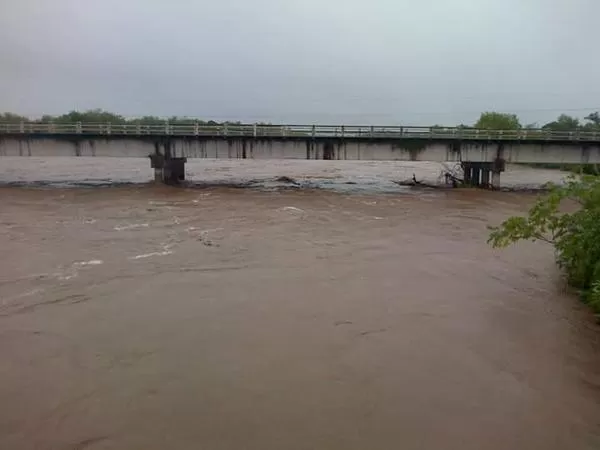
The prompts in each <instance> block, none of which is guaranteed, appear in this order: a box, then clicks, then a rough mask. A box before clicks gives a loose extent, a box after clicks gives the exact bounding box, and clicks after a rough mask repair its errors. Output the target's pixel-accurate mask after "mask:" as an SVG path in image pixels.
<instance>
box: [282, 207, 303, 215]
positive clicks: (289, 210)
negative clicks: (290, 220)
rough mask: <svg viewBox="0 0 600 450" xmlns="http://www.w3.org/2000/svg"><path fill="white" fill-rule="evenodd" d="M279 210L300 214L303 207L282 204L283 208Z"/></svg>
mask: <svg viewBox="0 0 600 450" xmlns="http://www.w3.org/2000/svg"><path fill="white" fill-rule="evenodd" d="M281 211H287V212H291V213H297V214H298V213H300V214H302V213H303V212H304V210H303V209H300V208H296V207H295V206H284V207H283V208H281Z"/></svg>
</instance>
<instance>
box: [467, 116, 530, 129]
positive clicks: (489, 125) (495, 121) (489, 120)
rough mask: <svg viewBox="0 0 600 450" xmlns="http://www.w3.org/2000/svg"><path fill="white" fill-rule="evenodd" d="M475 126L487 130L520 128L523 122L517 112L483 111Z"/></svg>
mask: <svg viewBox="0 0 600 450" xmlns="http://www.w3.org/2000/svg"><path fill="white" fill-rule="evenodd" d="M474 127H475V128H481V129H485V130H518V129H520V128H522V127H521V122H520V121H519V118H518V117H517V115H516V114H506V113H500V112H493V111H488V112H484V113H481V116H480V117H479V120H478V121H477V122H476V123H475V125H474Z"/></svg>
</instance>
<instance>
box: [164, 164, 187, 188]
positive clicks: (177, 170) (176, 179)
mask: <svg viewBox="0 0 600 450" xmlns="http://www.w3.org/2000/svg"><path fill="white" fill-rule="evenodd" d="M186 162H187V158H170V159H167V160H165V166H164V167H163V182H164V183H165V184H172V185H174V184H179V183H181V182H182V181H185V163H186Z"/></svg>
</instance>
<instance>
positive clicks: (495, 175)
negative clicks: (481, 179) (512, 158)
mask: <svg viewBox="0 0 600 450" xmlns="http://www.w3.org/2000/svg"><path fill="white" fill-rule="evenodd" d="M492 189H500V171H497V170H494V171H492Z"/></svg>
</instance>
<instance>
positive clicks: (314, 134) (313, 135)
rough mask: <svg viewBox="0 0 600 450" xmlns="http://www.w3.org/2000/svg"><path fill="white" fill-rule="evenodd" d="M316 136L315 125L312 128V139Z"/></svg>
mask: <svg viewBox="0 0 600 450" xmlns="http://www.w3.org/2000/svg"><path fill="white" fill-rule="evenodd" d="M316 136H317V127H316V126H315V125H313V126H312V138H313V139H314V138H315V137H316Z"/></svg>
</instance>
